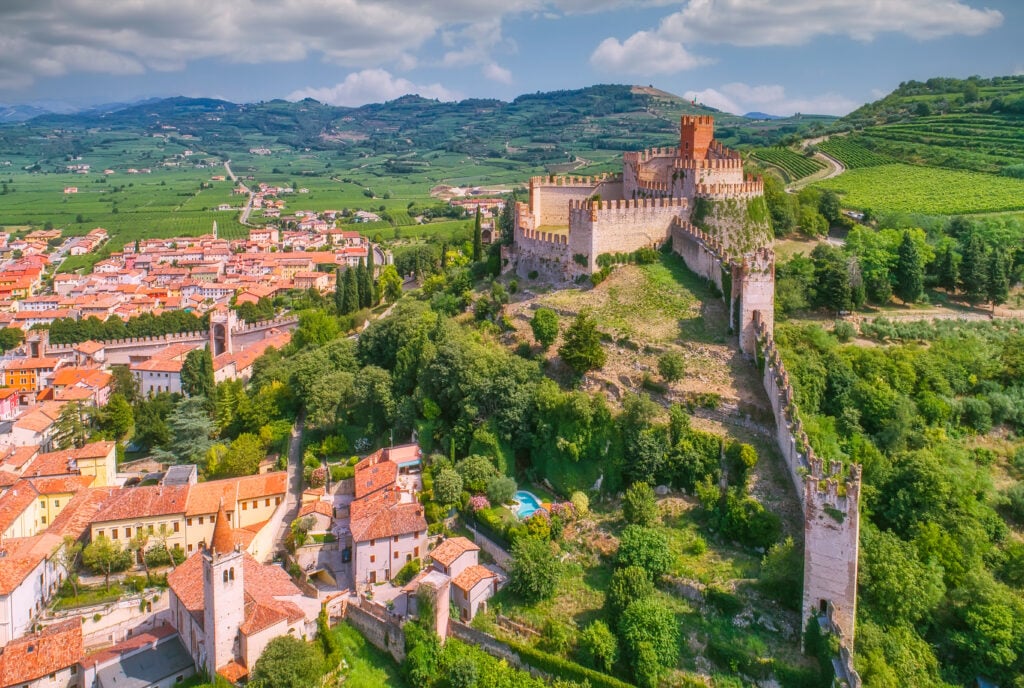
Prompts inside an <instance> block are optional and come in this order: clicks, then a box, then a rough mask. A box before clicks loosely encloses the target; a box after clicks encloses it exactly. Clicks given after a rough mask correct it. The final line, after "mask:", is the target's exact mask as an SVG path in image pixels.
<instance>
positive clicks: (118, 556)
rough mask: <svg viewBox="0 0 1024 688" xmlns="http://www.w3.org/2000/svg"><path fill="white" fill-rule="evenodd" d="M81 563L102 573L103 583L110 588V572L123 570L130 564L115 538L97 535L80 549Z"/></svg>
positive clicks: (126, 554)
mask: <svg viewBox="0 0 1024 688" xmlns="http://www.w3.org/2000/svg"><path fill="white" fill-rule="evenodd" d="M82 563H83V564H85V565H86V566H88V567H89V568H90V569H92V570H93V571H95V572H96V573H102V574H103V584H104V586H105V588H106V589H107V590H110V574H111V573H116V572H117V571H124V570H125V569H126V568H128V566H129V565H130V564H131V559H130V558H129V556H128V553H127V552H125V551H124V548H122V547H121V543H120V542H118V541H117V540H111V539H110V538H108V537H107V536H106V535H99V536H98V537H96V538H95V539H94V540H93V541H92V542H90V543H89V544H88V545H86V547H85V549H84V550H83V551H82Z"/></svg>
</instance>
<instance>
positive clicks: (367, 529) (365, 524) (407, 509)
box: [349, 502, 427, 542]
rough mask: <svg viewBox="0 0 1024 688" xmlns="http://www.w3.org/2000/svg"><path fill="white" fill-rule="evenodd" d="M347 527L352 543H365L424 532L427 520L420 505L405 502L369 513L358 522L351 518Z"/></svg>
mask: <svg viewBox="0 0 1024 688" xmlns="http://www.w3.org/2000/svg"><path fill="white" fill-rule="evenodd" d="M349 527H350V530H351V531H352V541H353V542H365V541H366V540H375V539H381V538H389V537H392V536H395V535H407V534H409V533H417V532H419V531H421V530H426V529H427V520H426V519H425V518H424V517H423V506H422V505H421V504H419V503H417V502H406V503H404V504H395V505H393V506H390V507H387V508H384V509H382V510H380V511H377V512H376V513H370V514H368V515H367V516H365V517H364V518H361V519H359V520H356V519H355V518H353V519H352V521H351V523H350V526H349Z"/></svg>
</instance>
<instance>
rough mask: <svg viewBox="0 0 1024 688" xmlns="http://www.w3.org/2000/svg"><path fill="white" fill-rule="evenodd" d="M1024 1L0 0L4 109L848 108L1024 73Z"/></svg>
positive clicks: (780, 111)
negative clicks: (198, 101) (394, 104)
mask: <svg viewBox="0 0 1024 688" xmlns="http://www.w3.org/2000/svg"><path fill="white" fill-rule="evenodd" d="M1022 36H1024V2H1022V1H1021V0H682V1H676V2H672V1H670V0H432V1H427V2H424V1H423V0H415V1H414V0H0V103H3V104H16V103H44V104H46V103H49V104H55V103H66V104H73V105H79V106H80V105H88V104H98V103H108V102H114V101H134V100H138V99H141V98H148V97H154V96H171V95H186V96H211V97H218V98H225V99H228V100H232V101H236V102H252V101H258V100H268V99H271V98H288V99H293V100H294V99H299V98H304V97H307V96H309V97H313V98H316V99H317V100H321V101H324V102H328V103H333V104H337V105H360V104H363V103H367V102H379V101H382V100H388V99H391V98H395V97H398V96H400V95H403V94H405V93H419V94H420V95H422V96H425V97H430V98H439V99H445V100H449V99H456V98H463V97H467V96H473V97H497V98H503V99H510V98H512V97H514V96H516V95H518V94H521V93H528V92H534V91H548V90H553V89H562V88H580V87H583V86H587V85H590V84H594V83H636V84H644V85H647V84H651V85H654V86H656V87H658V88H662V89H665V90H667V91H671V92H673V93H677V94H680V95H684V94H685V95H688V96H691V97H697V98H698V99H699V100H701V101H703V102H704V103H707V104H709V105H712V106H714V107H718V108H720V109H723V110H728V111H732V112H737V113H744V112H748V111H751V110H759V111H764V112H768V113H772V114H782V115H784V114H790V113H792V112H815V113H828V114H843V113H845V112H848V111H849V110H851V109H853V108H855V107H857V106H858V105H860V104H861V103H863V102H865V101H868V100H872V99H874V98H876V97H878V96H879V95H881V94H883V93H885V92H888V91H889V90H891V89H892V88H893V87H895V86H896V85H897V84H899V82H901V81H905V80H908V79H921V80H923V79H927V78H928V77H931V76H959V77H965V76H969V75H971V74H980V75H983V76H993V75H1002V74H1019V73H1024V42H1022V40H1021V37H1022Z"/></svg>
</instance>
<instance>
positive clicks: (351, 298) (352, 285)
mask: <svg viewBox="0 0 1024 688" xmlns="http://www.w3.org/2000/svg"><path fill="white" fill-rule="evenodd" d="M342 304H343V305H342V309H341V312H342V315H348V314H349V313H354V312H355V311H357V310H359V285H357V284H356V271H355V270H353V269H352V268H348V269H347V270H345V293H344V294H343V299H342Z"/></svg>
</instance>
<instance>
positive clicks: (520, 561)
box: [509, 537, 560, 602]
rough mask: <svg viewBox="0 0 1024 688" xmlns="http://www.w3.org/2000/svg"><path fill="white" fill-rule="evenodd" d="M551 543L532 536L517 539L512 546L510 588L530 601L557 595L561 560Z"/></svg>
mask: <svg viewBox="0 0 1024 688" xmlns="http://www.w3.org/2000/svg"><path fill="white" fill-rule="evenodd" d="M551 547H552V546H551V545H550V543H548V542H545V541H543V540H538V539H537V538H532V537H520V538H517V539H516V541H515V543H514V544H513V545H512V570H511V572H510V579H509V589H510V590H511V591H512V592H513V593H515V594H516V595H518V596H520V597H521V598H523V599H524V600H526V601H528V602H536V601H538V600H542V599H546V598H548V597H551V596H552V595H554V594H555V589H556V588H557V586H558V576H559V569H560V566H559V562H558V559H557V558H556V557H555V553H554V552H553V551H552V548H551Z"/></svg>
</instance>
